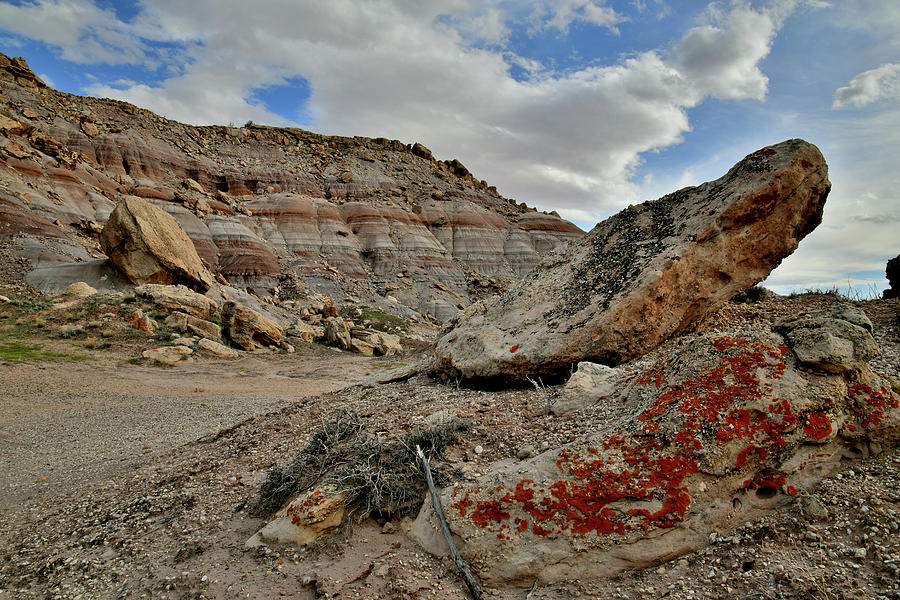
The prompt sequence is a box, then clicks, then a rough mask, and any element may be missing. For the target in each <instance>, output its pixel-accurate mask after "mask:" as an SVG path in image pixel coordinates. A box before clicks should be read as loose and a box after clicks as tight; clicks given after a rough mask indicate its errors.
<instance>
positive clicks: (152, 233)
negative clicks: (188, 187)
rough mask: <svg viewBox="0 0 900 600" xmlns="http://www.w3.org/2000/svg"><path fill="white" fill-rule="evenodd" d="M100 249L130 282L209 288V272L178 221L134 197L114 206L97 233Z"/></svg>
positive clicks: (203, 290) (201, 289) (210, 279)
mask: <svg viewBox="0 0 900 600" xmlns="http://www.w3.org/2000/svg"><path fill="white" fill-rule="evenodd" d="M100 247H101V248H102V249H103V252H104V253H105V254H106V255H107V256H108V257H109V260H110V261H111V262H112V263H113V264H114V265H115V266H116V268H117V269H118V270H119V271H120V272H121V273H122V274H123V275H125V276H126V277H127V278H128V279H129V280H130V281H131V282H133V283H136V284H144V283H160V284H178V283H182V284H184V285H186V286H188V287H189V288H192V289H195V290H197V291H200V292H205V291H206V290H208V289H209V288H210V286H212V283H213V276H212V273H210V272H209V269H207V268H206V267H205V266H204V265H203V263H202V261H201V260H200V257H199V256H198V255H197V250H196V249H195V248H194V244H193V242H191V240H190V238H188V236H187V234H186V233H185V232H184V229H182V228H181V225H179V224H178V221H176V220H175V218H174V217H173V216H171V215H170V214H168V213H166V212H165V211H164V210H162V209H161V208H157V207H156V206H153V205H152V204H150V203H149V202H147V201H146V200H144V199H142V198H138V197H137V196H126V197H125V198H124V199H123V200H122V201H121V202H119V204H118V205H116V208H115V209H114V210H113V211H112V213H111V214H110V215H109V220H108V221H107V223H106V226H105V227H104V228H103V231H102V232H101V233H100Z"/></svg>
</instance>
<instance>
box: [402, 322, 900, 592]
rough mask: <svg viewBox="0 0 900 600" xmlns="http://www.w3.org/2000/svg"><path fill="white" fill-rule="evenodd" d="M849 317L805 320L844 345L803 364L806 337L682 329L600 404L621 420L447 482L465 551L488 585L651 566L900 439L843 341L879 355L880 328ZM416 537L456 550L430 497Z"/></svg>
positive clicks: (887, 393) (897, 414) (897, 425)
mask: <svg viewBox="0 0 900 600" xmlns="http://www.w3.org/2000/svg"><path fill="white" fill-rule="evenodd" d="M853 312H854V309H846V310H845V311H843V314H844V316H845V317H847V318H848V319H849V320H845V319H843V318H840V319H836V318H835V315H833V314H831V313H823V314H816V315H811V316H809V318H808V319H807V320H806V321H804V325H803V329H805V330H806V333H805V334H804V335H805V336H806V335H808V336H809V337H812V338H817V335H816V334H815V332H814V331H813V330H815V329H819V330H821V331H822V332H827V335H829V336H831V337H832V338H833V341H834V343H832V344H830V345H827V346H822V347H821V348H820V350H821V351H820V353H819V356H818V358H817V360H816V361H815V362H814V363H811V362H808V361H807V360H806V359H804V358H802V357H801V355H802V354H803V353H804V352H805V347H806V343H805V341H804V340H805V339H806V338H805V337H804V338H797V337H794V336H792V335H790V334H788V335H787V336H786V337H781V336H780V335H778V334H776V333H769V332H759V333H753V334H750V335H742V334H736V333H735V334H731V335H729V334H715V335H712V334H705V335H701V336H687V337H685V338H682V339H681V340H679V341H678V342H677V343H675V342H673V343H672V344H671V345H670V346H669V347H668V348H667V349H666V351H657V352H655V353H652V354H649V355H647V356H646V357H644V358H643V359H641V361H640V362H639V363H638V366H641V367H642V369H638V372H640V373H641V374H640V375H639V376H638V377H637V378H635V379H634V380H632V381H629V382H624V384H623V385H622V386H621V387H620V389H619V391H618V392H617V393H614V394H613V395H612V396H610V397H609V398H608V399H607V400H605V402H608V403H614V404H616V405H617V406H621V409H620V411H619V412H620V413H621V414H622V415H623V416H622V417H621V419H618V420H613V421H612V422H608V423H606V424H605V425H604V426H602V428H601V429H600V430H598V431H596V432H595V433H593V434H590V435H588V436H586V437H585V438H583V439H580V440H578V441H576V442H574V443H572V444H569V445H567V446H564V447H562V448H560V449H557V450H552V451H549V452H546V453H544V454H541V455H538V456H536V457H534V458H531V459H528V460H525V461H523V462H510V461H504V462H500V463H497V464H495V465H494V467H492V470H491V471H490V472H489V473H488V474H486V475H484V476H483V477H481V478H480V479H478V480H477V481H475V482H473V483H463V484H456V485H455V486H454V487H450V488H446V489H444V490H443V492H442V493H441V498H442V504H443V506H444V507H446V508H445V512H446V513H447V519H448V521H449V525H450V528H451V530H452V532H453V534H455V536H456V539H457V541H458V543H459V544H460V545H461V548H460V551H461V552H462V554H463V556H464V557H465V558H466V559H467V560H468V561H469V564H470V566H472V567H473V570H474V571H475V572H476V574H477V576H478V577H480V578H481V580H482V581H483V582H484V583H486V584H488V585H491V584H519V585H528V584H530V583H531V582H532V581H534V579H535V578H537V579H538V580H540V581H542V582H548V581H558V580H563V579H579V578H590V577H599V576H610V575H614V574H616V573H619V572H621V571H623V570H625V569H635V568H644V567H649V566H652V565H655V564H658V563H661V562H664V561H667V560H671V559H672V558H675V557H677V556H679V555H681V554H685V553H687V552H691V551H694V550H696V549H698V548H700V547H702V546H703V545H705V544H706V543H707V539H708V536H709V534H710V533H711V532H713V531H723V530H729V529H731V528H732V527H735V526H737V525H739V524H741V523H742V522H744V521H746V520H749V519H752V518H755V517H757V516H759V515H760V514H762V513H763V512H764V511H767V510H771V509H773V508H776V507H779V506H783V505H784V504H786V503H788V502H791V501H792V498H793V497H794V496H796V495H797V494H798V493H799V492H800V491H803V490H809V489H811V488H812V487H813V486H815V485H816V484H817V483H818V482H819V481H820V480H821V479H822V478H823V477H825V476H827V475H829V474H831V473H832V472H834V471H836V470H837V469H838V468H839V467H840V462H841V459H842V457H864V456H867V455H868V454H869V453H870V452H877V451H879V449H881V448H887V447H890V446H891V445H892V444H895V443H896V442H897V440H898V437H900V409H898V396H897V395H896V392H895V391H893V390H892V389H891V386H890V385H889V384H888V383H887V382H885V381H883V380H882V379H881V378H879V377H878V376H877V375H875V374H874V373H873V372H872V371H871V370H870V369H869V368H868V367H867V365H866V364H865V362H864V360H857V361H856V362H854V363H853V364H852V366H851V365H849V363H847V353H846V352H845V349H846V347H847V346H849V347H850V348H851V352H850V356H854V357H858V358H861V357H864V356H867V355H869V352H870V348H871V347H872V346H873V345H874V340H873V339H872V337H871V334H869V332H868V330H866V329H865V328H864V327H860V328H859V330H854V329H850V328H847V327H843V326H842V325H841V326H838V327H834V326H833V325H834V322H835V320H839V321H841V322H842V323H852V322H853V321H858V320H859V319H857V318H856V317H858V316H859V315H854V314H852V313H853ZM856 312H858V311H856ZM791 331H797V329H796V328H794V329H792V330H791ZM827 348H831V349H832V350H834V356H831V357H827V356H825V351H826V349H827ZM816 364H821V365H834V364H847V365H848V366H850V367H851V368H849V369H847V370H844V371H841V372H840V373H837V372H835V370H834V369H831V368H829V369H826V370H814V369H815V365H816ZM811 369H813V370H811ZM641 371H642V372H641ZM412 534H413V536H414V537H415V538H416V539H417V540H418V541H419V542H420V543H421V544H422V545H423V546H424V547H425V548H426V549H428V550H429V551H430V552H433V553H435V554H443V553H444V552H446V544H445V543H444V541H443V538H442V536H441V534H440V532H439V529H438V527H437V523H436V521H435V518H434V514H433V511H432V509H431V503H430V502H425V504H424V506H423V509H422V511H421V513H420V514H419V517H418V518H417V520H416V522H415V523H414V525H413V526H412Z"/></svg>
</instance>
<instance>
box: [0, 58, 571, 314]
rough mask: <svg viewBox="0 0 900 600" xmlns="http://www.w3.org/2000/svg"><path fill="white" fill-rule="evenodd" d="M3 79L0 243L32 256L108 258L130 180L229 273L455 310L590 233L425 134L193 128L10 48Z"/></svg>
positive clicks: (255, 281) (241, 279) (278, 288)
mask: <svg viewBox="0 0 900 600" xmlns="http://www.w3.org/2000/svg"><path fill="white" fill-rule="evenodd" d="M0 94H2V95H0V242H2V243H4V244H5V246H6V247H7V249H8V250H9V251H10V252H11V253H12V254H13V255H15V256H16V257H23V258H26V259H28V260H29V261H30V263H31V266H32V267H42V266H46V265H48V264H53V263H63V262H72V261H83V260H90V259H92V258H102V255H101V254H100V253H99V251H98V247H97V245H96V235H97V233H98V231H99V230H100V228H102V225H103V223H104V222H105V221H106V219H107V218H108V216H109V214H110V212H111V211H112V209H113V207H114V206H115V204H116V202H118V201H119V200H121V198H122V197H124V196H126V195H134V196H139V197H143V198H146V199H148V200H150V201H152V202H153V203H154V204H156V205H158V206H160V207H161V208H163V209H164V210H166V211H167V212H169V213H170V214H172V215H173V216H174V217H175V218H176V220H177V221H178V222H179V223H180V224H181V226H182V227H183V228H184V230H185V232H186V233H187V234H188V236H189V237H190V238H191V240H192V241H193V243H194V245H195V246H196V248H197V251H198V254H199V255H200V256H201V257H202V258H203V259H204V260H205V261H207V262H208V263H209V265H210V266H211V267H212V270H213V271H214V272H215V273H217V274H219V275H220V277H221V278H224V279H226V280H227V281H228V282H229V283H231V284H232V285H236V286H239V287H247V288H250V289H251V291H253V292H254V293H256V294H258V295H260V296H273V297H277V296H278V295H279V294H281V295H282V296H285V295H286V294H287V290H294V289H297V288H298V287H299V288H303V287H304V286H308V287H310V288H312V289H314V290H316V291H319V292H322V293H325V294H328V295H332V296H334V297H335V299H336V300H338V301H342V300H345V299H346V297H347V296H351V298H356V299H359V300H377V301H383V303H387V304H388V305H390V304H391V303H393V304H397V306H398V307H400V308H402V306H401V305H405V306H406V307H408V308H410V309H412V310H417V311H421V312H423V313H431V314H432V315H434V316H436V317H438V318H441V319H445V318H447V317H449V316H452V315H453V314H454V313H455V312H456V310H458V308H460V307H462V306H466V305H468V304H469V303H470V302H471V301H472V300H473V299H474V298H476V297H478V296H480V295H482V294H483V293H484V292H485V291H486V290H487V291H490V290H494V289H496V288H500V287H503V285H504V284H505V283H507V282H509V281H510V280H512V279H518V278H520V277H522V276H523V275H524V274H525V273H527V272H528V271H529V270H530V269H531V268H532V267H533V266H534V265H535V264H537V262H538V260H539V258H540V256H541V255H542V254H544V253H546V252H548V251H550V250H552V249H554V248H556V247H558V246H560V245H562V244H564V243H566V242H568V241H569V240H572V239H576V238H578V237H580V236H581V235H582V234H583V232H582V231H581V230H580V229H579V228H577V227H576V226H575V225H573V224H571V223H569V222H567V221H564V220H562V219H560V218H559V217H557V216H555V215H553V214H545V213H539V212H535V211H534V210H533V209H529V208H528V207H526V206H524V205H519V204H516V203H515V202H513V201H511V200H508V199H506V198H503V197H502V196H500V195H499V194H498V193H497V190H496V189H495V188H493V187H492V186H489V185H488V184H487V183H486V182H484V181H479V180H477V179H475V178H474V177H473V176H472V175H471V174H470V173H469V171H468V170H467V169H466V168H465V166H463V165H462V164H461V163H460V162H459V161H456V160H451V161H438V160H435V159H434V158H433V156H432V155H431V152H430V151H429V150H428V149H427V148H425V147H424V146H422V145H421V144H418V143H416V144H412V145H406V144H403V143H402V142H399V141H397V140H388V139H383V138H378V139H370V138H361V137H354V138H345V137H333V136H322V135H318V134H314V133H310V132H307V131H303V130H299V129H281V128H271V127H260V126H255V125H252V124H248V125H247V126H244V127H224V126H214V127H193V126H189V125H184V124H182V123H177V122H174V121H169V120H167V119H164V118H162V117H159V116H157V115H155V114H153V113H151V112H149V111H146V110H142V109H139V108H137V107H135V106H132V105H130V104H127V103H123V102H118V101H114V100H102V99H95V98H85V97H78V96H72V95H69V94H63V93H59V92H56V91H54V90H52V89H49V88H47V87H46V86H44V85H43V82H41V81H40V80H39V79H38V78H37V77H35V76H34V75H33V73H31V71H30V70H29V69H28V68H27V65H26V64H25V63H24V61H22V60H21V59H9V58H8V57H6V56H4V55H0ZM288 282H289V283H288ZM286 283H288V284H287V285H286ZM387 296H391V297H392V298H395V299H396V300H397V301H399V302H394V300H393V299H386V298H387ZM342 297H343V298H342Z"/></svg>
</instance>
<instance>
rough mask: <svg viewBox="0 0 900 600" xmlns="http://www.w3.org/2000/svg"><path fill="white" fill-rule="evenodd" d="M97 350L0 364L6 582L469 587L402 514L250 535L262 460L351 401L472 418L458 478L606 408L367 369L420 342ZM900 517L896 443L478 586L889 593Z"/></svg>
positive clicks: (26, 591)
mask: <svg viewBox="0 0 900 600" xmlns="http://www.w3.org/2000/svg"><path fill="white" fill-rule="evenodd" d="M838 300H839V299H838V298H836V297H834V296H830V295H817V296H804V297H798V298H780V299H775V300H771V301H766V302H760V303H755V304H731V305H729V306H728V307H726V308H725V309H724V310H723V311H721V312H720V313H718V314H717V315H715V316H714V317H712V318H710V319H708V320H707V321H706V322H705V323H704V324H703V325H702V326H701V329H702V330H716V329H724V328H726V327H728V328H738V329H740V328H741V327H744V328H748V327H749V328H756V327H766V326H768V325H770V324H771V323H772V322H773V321H774V320H775V319H777V318H779V317H780V316H783V315H785V314H790V313H794V312H797V311H799V310H809V309H814V308H816V307H819V306H822V305H824V304H829V303H832V302H835V301H838ZM897 302H898V301H887V302H885V301H876V302H862V303H858V305H859V306H860V307H862V308H863V309H864V310H865V311H866V312H867V314H868V315H869V317H870V319H872V321H873V322H874V324H875V327H876V339H877V340H878V342H879V344H880V345H881V347H882V355H881V357H879V358H878V359H876V361H873V367H874V368H876V370H878V371H879V372H883V373H894V374H896V373H898V372H900V369H898V365H900V352H898V349H900V323H898V322H897V320H896V315H897V308H898V307H897ZM55 343H57V344H63V342H55ZM95 355H96V356H98V358H95V359H93V360H88V361H80V362H65V361H62V362H48V361H26V362H23V363H16V364H13V363H8V362H7V363H0V387H2V389H3V390H4V393H3V395H2V398H0V470H2V471H0V472H2V473H3V481H2V489H0V506H2V508H0V510H2V518H0V599H6V598H10V599H11V598H238V597H239V598H273V597H290V598H422V599H425V598H435V599H450V598H465V597H467V593H466V590H465V587H464V585H463V584H462V581H461V579H460V578H459V576H458V575H457V573H456V571H455V568H454V566H453V564H452V563H451V562H450V561H449V560H448V559H443V558H437V557H434V556H431V555H428V554H426V553H424V552H422V551H421V550H420V549H419V547H418V546H417V545H416V544H415V543H413V542H412V541H411V540H410V539H409V538H407V537H406V535H405V534H404V527H405V523H404V522H403V521H400V520H398V521H397V522H395V523H392V524H391V525H390V526H386V525H385V522H384V519H383V518H382V519H380V520H368V521H365V522H363V523H361V524H358V525H356V526H354V527H352V528H350V529H349V530H344V531H342V532H340V533H339V534H336V535H335V536H333V537H331V538H328V539H326V540H323V541H322V542H320V543H318V544H317V545H315V546H314V547H308V548H297V547H291V546H268V547H266V546H264V547H260V548H246V547H245V546H244V542H245V541H246V540H247V538H249V537H250V536H251V535H252V534H253V533H254V532H255V531H256V530H257V529H258V527H259V526H260V525H261V521H260V519H258V518H257V517H254V516H252V514H251V512H250V510H249V507H250V506H251V505H252V504H253V502H254V501H255V499H256V498H257V495H258V492H259V487H260V485H261V483H262V481H263V480H264V479H265V477H266V472H267V470H268V469H269V468H270V467H271V466H273V465H283V464H285V463H286V462H288V461H289V460H290V458H291V457H293V455H294V454H295V453H296V452H298V451H299V450H300V449H301V448H302V447H303V446H304V445H305V444H306V443H307V442H308V441H309V439H310V438H311V435H312V433H313V432H314V431H315V430H316V429H317V428H318V427H321V425H322V423H323V422H324V420H325V419H326V418H327V416H328V415H329V414H331V413H333V411H335V410H338V409H347V410H352V411H354V412H355V413H357V414H358V415H359V416H360V417H361V418H362V419H363V421H364V422H365V423H366V424H367V425H368V426H369V427H370V428H371V429H372V430H373V431H379V432H383V433H384V435H386V436H398V435H400V434H402V433H403V432H406V431H409V430H411V429H413V428H415V427H416V426H417V425H421V424H423V423H425V422H426V420H427V419H428V418H429V416H433V415H434V414H435V413H441V412H444V413H446V414H450V415H452V416H456V417H459V418H461V419H464V420H466V421H467V422H469V423H470V424H471V427H470V429H469V430H468V431H467V432H465V433H462V434H460V437H459V439H458V440H457V443H456V444H454V445H453V446H451V447H450V448H449V450H448V451H447V456H446V460H447V463H448V465H450V466H451V467H453V468H454V469H455V470H456V472H457V473H458V476H460V477H464V478H466V479H474V478H476V477H477V476H478V475H479V474H480V473H481V472H483V471H484V470H485V469H486V468H487V466H488V465H490V464H491V463H493V462H495V461H497V460H500V459H504V458H510V457H514V456H515V455H516V454H517V452H518V450H519V449H520V448H521V447H523V446H526V445H533V446H535V447H536V448H538V449H540V448H541V447H556V446H558V445H560V444H563V443H566V442H568V441H570V440H572V439H575V438H577V437H578V436H579V435H581V434H582V433H585V432H588V431H590V430H591V428H592V427H595V426H596V425H597V423H598V422H600V421H601V420H602V419H604V417H605V414H604V408H603V407H593V408H591V409H586V410H582V411H577V412H574V413H570V414H567V415H563V416H558V417H557V416H553V415H551V414H549V413H548V411H547V410H546V407H547V394H548V393H552V390H546V389H519V390H505V391H483V390H473V389H465V388H457V387H456V386H452V385H451V386H447V385H441V384H438V383H436V382H434V381H431V380H430V379H428V378H427V377H424V376H418V377H416V378H413V379H412V380H410V381H406V382H401V383H393V384H389V385H377V384H370V383H363V382H364V381H366V380H367V379H368V377H369V375H372V374H378V373H383V372H384V371H386V370H387V369H388V368H390V367H394V366H398V365H399V364H402V363H409V362H412V361H413V360H415V359H417V358H418V356H416V355H410V356H406V357H403V358H402V359H401V360H395V361H391V362H386V361H384V360H383V359H377V358H374V359H373V358H364V357H360V356H356V355H351V354H348V353H336V352H334V351H333V350H330V349H327V348H324V347H321V346H316V345H313V346H309V347H306V348H298V352H297V353H295V354H275V353H270V354H248V355H244V356H243V358H241V359H238V360H234V361H228V360H222V359H209V358H199V359H198V360H196V361H195V362H194V363H191V364H178V365H176V366H174V367H172V368H160V367H154V366H150V365H146V364H131V363H130V362H128V357H129V356H133V355H134V349H133V348H129V349H125V350H117V349H115V348H112V349H106V350H104V351H100V352H96V353H95ZM201 390H202V391H201ZM476 446H481V447H482V449H483V452H481V453H480V454H479V453H476V452H475V448H476ZM898 523H900V451H898V449H896V448H893V449H888V450H887V451H886V452H884V453H882V454H881V455H879V456H878V457H876V458H873V459H870V460H865V461H858V462H848V463H847V465H846V466H845V468H844V469H843V470H842V471H841V472H840V473H838V474H837V475H835V476H833V477H831V478H829V479H827V480H825V481H823V482H822V484H820V485H819V486H818V488H816V489H815V490H814V491H813V492H811V493H808V494H807V493H804V494H801V495H800V496H798V498H797V500H796V502H794V503H793V504H791V505H788V506H786V507H785V508H783V509H779V510H776V511H774V512H773V513H772V514H770V515H767V516H766V517H764V518H762V519H760V520H758V521H755V522H751V523H748V524H745V525H743V526H741V527H738V528H737V529H735V530H733V531H722V532H718V533H717V535H716V536H715V537H713V538H711V539H710V544H709V545H708V546H707V547H705V548H704V549H701V550H700V551H698V552H696V553H693V554H690V555H687V556H684V557H681V558H679V559H677V560H674V561H671V562H669V563H665V564H663V565H659V566H658V567H655V568H653V569H646V570H634V571H630V572H626V573H623V574H622V575H620V576H617V577H614V578H609V579H597V580H590V581H587V580H584V581H582V580H577V581H566V582H561V583H556V584H552V585H538V586H536V588H535V589H534V590H533V591H532V590H529V589H528V588H523V589H502V590H486V592H485V596H486V597H490V598H503V599H509V600H512V599H525V598H532V599H534V600H537V599H554V600H556V599H559V600H561V599H563V598H578V597H584V598H632V599H637V598H804V599H805V598H809V599H823V600H824V599H832V598H848V599H849V598H853V599H859V598H891V599H898V598H900V584H898V582H900V524H898Z"/></svg>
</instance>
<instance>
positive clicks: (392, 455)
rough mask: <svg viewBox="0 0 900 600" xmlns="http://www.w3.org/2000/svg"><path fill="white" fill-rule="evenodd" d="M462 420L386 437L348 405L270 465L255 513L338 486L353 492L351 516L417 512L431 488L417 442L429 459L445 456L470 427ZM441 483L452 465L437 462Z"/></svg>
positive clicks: (268, 511)
mask: <svg viewBox="0 0 900 600" xmlns="http://www.w3.org/2000/svg"><path fill="white" fill-rule="evenodd" d="M467 429H468V424H467V423H466V422H465V421H462V420H460V419H452V420H450V421H448V422H447V423H444V424H441V425H437V426H434V427H426V428H419V429H415V430H413V431H410V432H408V433H406V434H404V435H403V436H402V437H400V438H395V439H388V440H386V439H383V438H382V435H380V434H384V433H385V432H378V433H375V432H372V431H371V430H369V428H368V427H367V425H366V424H365V423H364V422H363V421H362V419H360V417H359V415H357V414H356V413H354V412H351V411H347V410H342V411H340V412H337V413H335V414H334V415H332V416H331V417H330V418H328V419H327V420H326V421H325V423H324V425H323V426H322V428H321V429H318V430H316V432H315V433H314V434H313V437H312V440H311V441H310V442H309V444H307V445H306V447H305V448H303V450H301V451H300V453H299V454H297V456H296V457H295V458H294V460H293V461H291V462H290V463H289V464H288V465H286V466H282V467H280V466H277V465H276V466H274V467H272V468H271V469H269V472H268V474H267V477H266V481H265V482H264V483H263V484H262V487H261V488H260V493H259V499H258V500H257V503H256V506H255V508H254V512H255V513H256V514H258V515H260V516H269V515H272V514H273V513H275V512H276V511H277V510H278V509H280V508H281V507H282V506H284V504H285V503H286V502H287V501H288V500H289V499H290V498H291V497H293V496H295V495H296V494H299V493H300V492H303V491H306V490H309V489H312V487H313V486H316V487H322V486H326V485H333V486H334V487H335V488H336V489H337V490H339V491H345V492H347V499H346V501H345V504H346V506H347V509H348V511H347V512H348V516H349V520H357V521H358V520H362V519H365V518H366V517H368V516H370V515H383V516H394V515H396V516H405V515H414V514H415V513H416V511H417V510H418V509H419V507H420V506H421V504H422V500H423V499H424V497H425V493H426V492H427V486H426V484H425V480H424V476H423V473H422V470H421V465H420V464H419V462H418V459H417V457H416V446H419V447H421V448H422V450H423V452H425V455H426V456H428V458H429V461H435V460H438V461H439V460H441V458H442V454H443V451H444V450H445V449H446V448H447V446H449V445H450V444H452V443H453V442H454V441H455V438H456V433H458V432H460V431H466V430H467ZM432 470H433V471H434V475H435V480H436V482H437V484H438V485H445V484H446V482H447V479H448V478H447V472H446V471H447V468H446V467H444V466H441V465H440V464H438V465H436V466H435V465H433V466H432Z"/></svg>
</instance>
